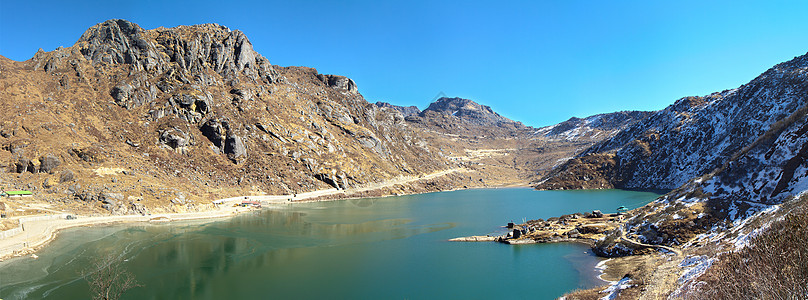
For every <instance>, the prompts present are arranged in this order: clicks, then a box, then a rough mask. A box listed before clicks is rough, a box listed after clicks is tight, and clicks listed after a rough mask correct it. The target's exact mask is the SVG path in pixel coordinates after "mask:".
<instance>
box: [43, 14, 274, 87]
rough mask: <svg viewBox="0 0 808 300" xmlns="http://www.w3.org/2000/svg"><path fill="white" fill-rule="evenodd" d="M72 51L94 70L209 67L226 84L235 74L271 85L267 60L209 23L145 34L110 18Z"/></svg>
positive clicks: (242, 38) (239, 37) (234, 33)
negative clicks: (110, 67) (126, 66)
mask: <svg viewBox="0 0 808 300" xmlns="http://www.w3.org/2000/svg"><path fill="white" fill-rule="evenodd" d="M73 49H74V50H78V51H79V52H80V53H81V55H83V56H84V58H85V59H87V60H88V61H89V62H90V63H92V65H93V66H96V67H98V66H103V65H121V64H125V65H130V66H131V67H132V68H133V69H134V70H135V71H144V70H145V71H148V72H152V73H161V72H165V71H167V70H172V69H180V70H182V71H188V72H192V73H198V72H203V71H204V70H207V69H212V71H214V72H216V73H219V74H220V75H222V76H223V77H225V79H227V80H228V81H232V80H237V77H238V75H239V74H243V75H245V76H247V77H248V78H251V79H253V80H260V79H266V80H267V81H268V82H272V81H273V78H272V75H271V73H272V70H271V68H270V63H269V60H267V59H266V58H264V57H263V56H261V55H260V54H258V53H257V52H255V50H253V47H252V43H250V41H249V39H248V38H247V36H246V35H245V34H244V33H243V32H241V31H239V30H230V29H229V28H227V27H225V26H222V25H219V24H214V23H210V24H201V25H190V26H177V27H173V28H165V27H159V28H157V29H151V30H144V29H143V28H141V27H140V26H138V25H137V24H135V23H132V22H130V21H127V20H121V19H113V20H108V21H104V22H102V23H99V24H96V25H94V26H92V27H90V28H89V29H87V31H85V32H84V34H82V35H81V37H80V38H79V40H78V41H77V42H76V44H75V45H74V46H73ZM50 58H51V57H48V56H47V55H38V56H35V57H34V59H35V60H42V59H50ZM57 67H58V66H57Z"/></svg>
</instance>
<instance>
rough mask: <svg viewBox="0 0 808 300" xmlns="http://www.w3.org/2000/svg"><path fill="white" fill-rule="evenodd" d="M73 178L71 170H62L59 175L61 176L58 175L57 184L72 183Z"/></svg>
mask: <svg viewBox="0 0 808 300" xmlns="http://www.w3.org/2000/svg"><path fill="white" fill-rule="evenodd" d="M74 177H75V176H74V174H73V171H71V170H64V171H62V174H61V175H59V182H60V183H61V182H68V181H73V178H74Z"/></svg>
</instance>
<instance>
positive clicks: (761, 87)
mask: <svg viewBox="0 0 808 300" xmlns="http://www.w3.org/2000/svg"><path fill="white" fill-rule="evenodd" d="M805 68H806V57H805V56H800V57H797V58H795V59H793V60H791V61H789V62H785V63H782V64H779V65H777V66H775V67H773V68H771V69H769V70H768V71H766V72H765V73H763V74H761V75H760V76H758V77H757V78H755V79H754V80H752V81H751V82H749V83H748V84H745V85H743V86H741V87H739V88H737V89H733V90H727V91H723V92H719V93H713V94H711V95H708V96H704V97H685V98H682V99H679V100H678V101H676V103H674V104H673V105H671V106H669V107H667V108H665V109H664V110H661V111H658V112H656V113H654V114H653V115H651V116H648V117H647V118H645V119H644V120H643V121H641V122H637V123H635V124H634V125H632V126H630V127H629V128H626V129H625V130H623V131H621V132H620V133H618V134H617V135H615V136H614V137H613V138H610V139H607V140H604V141H602V142H600V143H598V144H597V145H595V146H593V147H591V148H589V149H588V150H586V151H584V152H583V153H582V154H580V155H578V156H577V157H576V158H575V159H572V160H570V161H569V162H567V163H566V164H565V165H564V166H562V167H560V168H559V169H558V170H556V171H554V172H553V173H552V174H551V175H549V176H547V177H546V178H544V179H543V180H542V181H540V182H537V184H536V187H537V188H540V189H570V188H613V187H614V188H630V189H637V188H663V189H673V188H677V187H679V186H681V185H683V184H684V183H686V182H688V181H689V180H691V179H692V178H694V177H696V176H701V175H703V174H707V173H710V172H712V171H713V170H715V169H716V168H719V167H721V166H722V165H723V164H725V163H726V162H727V161H728V160H730V159H731V158H733V157H734V156H735V155H737V154H738V153H739V152H740V151H743V150H744V149H746V148H747V147H749V145H751V144H753V143H755V142H756V141H757V140H758V139H759V138H760V137H761V136H762V135H763V134H764V133H766V132H767V131H768V130H770V129H771V128H772V127H773V126H780V124H781V121H782V120H784V119H787V118H788V117H789V116H791V115H792V114H794V113H795V112H796V111H798V110H799V109H800V108H801V107H802V106H803V105H804V103H805V100H806V93H805V89H806V84H805V75H804V72H805Z"/></svg>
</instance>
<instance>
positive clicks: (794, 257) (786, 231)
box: [687, 200, 808, 299]
mask: <svg viewBox="0 0 808 300" xmlns="http://www.w3.org/2000/svg"><path fill="white" fill-rule="evenodd" d="M801 202H802V203H800V204H799V207H797V208H795V209H794V210H793V211H792V212H791V213H789V214H788V215H787V216H786V217H785V219H783V220H781V221H776V222H774V223H773V224H772V225H771V227H770V228H769V229H767V230H766V231H764V232H763V233H762V234H760V235H758V236H757V237H754V238H752V239H751V241H750V244H749V246H747V247H746V248H743V249H742V250H740V251H738V252H730V253H725V254H722V255H721V256H719V258H718V261H716V262H715V263H714V264H713V266H712V267H711V268H710V269H708V270H707V271H706V272H705V273H704V274H703V275H702V276H701V277H699V278H698V279H697V280H698V281H702V283H700V284H698V285H697V287H696V290H695V291H693V293H691V294H689V295H688V297H687V298H689V299H808V208H807V206H808V205H806V203H805V200H801Z"/></svg>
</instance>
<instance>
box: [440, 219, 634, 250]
mask: <svg viewBox="0 0 808 300" xmlns="http://www.w3.org/2000/svg"><path fill="white" fill-rule="evenodd" d="M623 217H624V215H623V214H604V213H602V212H600V211H598V210H595V211H592V212H587V213H575V214H569V215H563V216H560V217H552V218H549V219H547V220H543V219H537V220H530V221H527V222H525V223H523V224H513V223H508V225H507V228H508V229H509V231H508V233H506V234H503V235H501V236H469V237H458V238H453V239H450V240H449V241H451V242H499V243H503V244H509V245H524V244H540V243H559V242H576V243H583V244H586V245H588V246H590V247H593V248H594V247H595V244H596V242H597V241H598V240H601V239H603V238H604V237H605V236H606V235H607V234H608V233H609V232H611V231H614V230H615V229H617V228H619V227H620V226H621V224H622V221H623V219H624V218H623Z"/></svg>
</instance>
